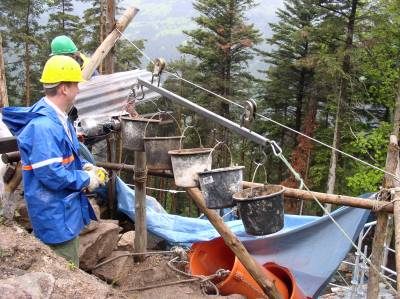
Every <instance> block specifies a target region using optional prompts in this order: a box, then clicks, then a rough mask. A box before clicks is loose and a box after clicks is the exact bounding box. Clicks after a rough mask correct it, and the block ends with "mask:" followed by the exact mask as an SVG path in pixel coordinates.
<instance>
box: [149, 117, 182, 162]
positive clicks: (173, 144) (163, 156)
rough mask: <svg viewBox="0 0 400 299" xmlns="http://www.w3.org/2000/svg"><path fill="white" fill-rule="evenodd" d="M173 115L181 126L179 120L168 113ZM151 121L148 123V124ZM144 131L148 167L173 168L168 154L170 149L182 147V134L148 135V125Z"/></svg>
mask: <svg viewBox="0 0 400 299" xmlns="http://www.w3.org/2000/svg"><path fill="white" fill-rule="evenodd" d="M160 114H161V112H158V113H156V114H155V115H153V116H152V118H153V117H155V116H156V115H160ZM166 114H167V115H168V116H169V117H171V118H172V119H173V120H174V121H175V123H176V124H177V126H178V129H179V132H180V133H182V132H181V128H180V127H179V124H178V121H177V120H176V119H175V118H174V117H173V116H172V115H170V114H169V113H166ZM148 124H149V123H147V125H148ZM147 125H146V127H145V130H144V131H145V132H144V138H143V140H144V149H145V152H146V161H147V168H148V169H151V170H172V163H171V157H170V155H169V154H168V152H169V151H170V150H176V149H179V148H180V143H181V139H182V136H171V137H148V136H147V127H148V126H147Z"/></svg>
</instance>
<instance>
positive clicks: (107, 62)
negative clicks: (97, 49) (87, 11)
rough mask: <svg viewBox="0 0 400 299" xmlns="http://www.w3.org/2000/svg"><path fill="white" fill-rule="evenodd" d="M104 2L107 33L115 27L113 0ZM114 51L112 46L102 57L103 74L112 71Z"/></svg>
mask: <svg viewBox="0 0 400 299" xmlns="http://www.w3.org/2000/svg"><path fill="white" fill-rule="evenodd" d="M106 2H107V3H106V15H105V19H106V22H105V33H106V35H108V34H110V33H111V32H112V31H113V30H114V28H115V0H107V1H106ZM114 52H115V50H114V47H112V48H111V50H110V52H109V53H108V54H107V56H106V57H105V58H104V61H103V65H104V74H112V73H114Z"/></svg>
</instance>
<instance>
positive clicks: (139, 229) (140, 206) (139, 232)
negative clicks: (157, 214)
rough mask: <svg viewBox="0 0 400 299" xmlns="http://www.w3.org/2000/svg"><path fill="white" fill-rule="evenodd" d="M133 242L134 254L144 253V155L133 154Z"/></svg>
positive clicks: (140, 153)
mask: <svg viewBox="0 0 400 299" xmlns="http://www.w3.org/2000/svg"><path fill="white" fill-rule="evenodd" d="M134 179H135V241H134V245H135V246H134V247H135V249H134V252H136V253H144V252H146V250H147V226H146V179H147V170H146V153H145V152H137V151H136V152H135V175H134ZM144 259H145V255H138V256H136V257H135V260H136V261H138V262H140V261H143V260H144Z"/></svg>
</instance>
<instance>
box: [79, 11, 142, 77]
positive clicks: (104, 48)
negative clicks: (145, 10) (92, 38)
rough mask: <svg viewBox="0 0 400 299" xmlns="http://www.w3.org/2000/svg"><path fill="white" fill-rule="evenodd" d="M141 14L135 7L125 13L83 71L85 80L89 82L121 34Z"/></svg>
mask: <svg viewBox="0 0 400 299" xmlns="http://www.w3.org/2000/svg"><path fill="white" fill-rule="evenodd" d="M138 12H139V9H137V8H135V7H130V8H128V9H127V10H126V11H125V13H124V14H123V15H122V16H121V18H120V19H119V20H118V23H117V24H116V25H115V29H114V30H113V31H112V32H111V33H110V34H109V35H108V36H107V38H106V39H105V40H104V41H103V42H102V43H101V45H100V46H99V47H98V48H97V49H96V51H95V52H94V54H93V55H92V57H91V58H90V61H89V63H88V64H87V65H86V66H85V68H84V69H83V71H82V73H83V78H85V79H86V80H89V79H90V77H91V76H92V74H93V72H94V70H95V69H96V68H97V67H98V66H99V65H100V63H101V62H102V61H103V59H104V57H106V55H107V54H108V53H109V52H110V50H111V48H112V47H113V46H114V44H115V42H116V41H117V40H118V39H119V38H120V36H121V34H120V32H123V31H124V30H125V29H126V27H127V26H128V24H129V23H130V22H131V21H132V19H133V18H134V17H135V16H136V14H137V13H138Z"/></svg>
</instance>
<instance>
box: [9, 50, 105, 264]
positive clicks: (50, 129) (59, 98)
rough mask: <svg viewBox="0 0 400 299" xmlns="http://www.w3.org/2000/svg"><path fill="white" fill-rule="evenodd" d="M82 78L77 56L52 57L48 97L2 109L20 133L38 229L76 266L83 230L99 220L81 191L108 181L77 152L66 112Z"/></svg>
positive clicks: (48, 64) (29, 199)
mask: <svg viewBox="0 0 400 299" xmlns="http://www.w3.org/2000/svg"><path fill="white" fill-rule="evenodd" d="M81 81H83V79H82V72H81V68H80V66H79V64H78V63H77V62H76V61H75V60H74V59H73V58H71V57H68V56H62V55H55V56H52V57H51V58H50V59H49V60H48V61H47V62H46V65H45V66H44V69H43V73H42V77H41V79H40V82H42V83H43V86H44V92H45V95H46V96H45V97H44V98H42V99H41V100H39V101H38V102H37V103H36V104H35V105H33V106H32V107H8V108H4V109H3V111H2V113H3V121H4V123H5V124H6V125H7V126H8V127H9V129H10V130H11V132H12V133H13V134H14V135H17V140H18V147H19V150H20V153H21V160H22V169H23V183H24V191H25V200H26V203H27V208H28V213H29V218H30V220H31V223H32V227H33V231H34V234H35V236H36V237H37V238H39V239H40V240H41V241H42V242H44V243H45V244H47V245H49V246H50V247H51V248H53V249H54V250H55V252H56V253H57V254H59V255H61V256H63V257H65V258H66V259H67V260H70V261H71V262H73V263H74V264H75V265H76V266H79V256H78V246H79V241H78V236H79V233H80V231H81V230H82V228H83V227H84V226H85V225H87V224H89V222H90V219H93V220H96V216H95V214H94V212H93V208H92V207H91V205H90V203H89V201H88V199H87V198H86V196H85V195H84V194H83V191H84V190H85V189H88V190H89V191H93V190H94V189H96V188H97V187H99V186H100V185H104V184H105V183H106V182H105V178H106V175H105V173H104V171H103V170H102V169H99V168H97V167H95V166H93V165H91V164H89V163H87V161H83V160H82V159H81V158H80V157H79V155H78V149H79V142H78V139H77V137H76V133H75V130H74V128H73V126H72V124H71V123H70V122H69V121H68V117H67V114H66V111H68V110H69V108H70V107H71V106H72V105H73V103H74V101H75V97H76V95H77V94H78V92H79V88H78V83H79V82H81ZM84 169H85V170H84Z"/></svg>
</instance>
